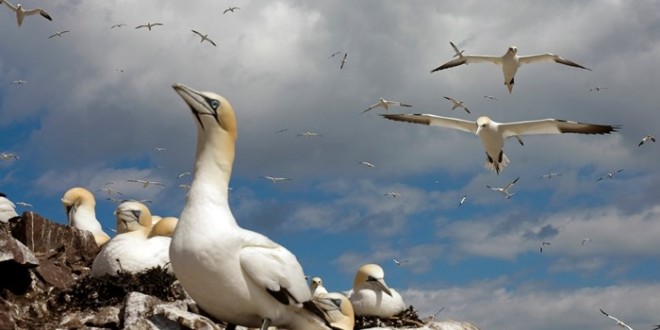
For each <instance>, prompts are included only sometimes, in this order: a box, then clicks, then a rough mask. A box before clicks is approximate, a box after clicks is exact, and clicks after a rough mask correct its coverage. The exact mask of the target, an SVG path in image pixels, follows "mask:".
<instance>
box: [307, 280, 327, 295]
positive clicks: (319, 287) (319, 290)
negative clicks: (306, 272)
mask: <svg viewBox="0 0 660 330" xmlns="http://www.w3.org/2000/svg"><path fill="white" fill-rule="evenodd" d="M309 291H310V292H311V293H312V297H317V296H320V295H322V294H327V293H328V290H326V289H325V287H324V286H323V280H322V279H321V278H320V277H312V280H311V281H310V282H309Z"/></svg>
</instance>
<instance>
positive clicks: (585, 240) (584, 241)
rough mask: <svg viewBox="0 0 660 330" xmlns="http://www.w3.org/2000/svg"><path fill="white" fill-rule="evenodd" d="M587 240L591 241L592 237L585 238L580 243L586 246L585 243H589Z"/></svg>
mask: <svg viewBox="0 0 660 330" xmlns="http://www.w3.org/2000/svg"><path fill="white" fill-rule="evenodd" d="M587 242H591V238H589V237H585V238H583V239H582V243H580V245H582V246H584V243H587Z"/></svg>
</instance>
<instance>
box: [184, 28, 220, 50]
mask: <svg viewBox="0 0 660 330" xmlns="http://www.w3.org/2000/svg"><path fill="white" fill-rule="evenodd" d="M190 31H192V32H193V33H195V34H196V35H198V36H199V37H200V38H202V40H201V41H200V42H199V43H200V44H201V43H202V42H204V41H205V40H206V41H208V42H209V43H210V44H211V45H213V46H218V45H216V44H215V42H213V40H211V39H210V38H209V35H208V34H201V33H199V32H197V31H195V30H190Z"/></svg>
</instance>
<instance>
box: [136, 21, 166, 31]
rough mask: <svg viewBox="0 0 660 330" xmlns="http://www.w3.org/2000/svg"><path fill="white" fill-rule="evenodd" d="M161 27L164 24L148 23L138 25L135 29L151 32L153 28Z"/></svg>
mask: <svg viewBox="0 0 660 330" xmlns="http://www.w3.org/2000/svg"><path fill="white" fill-rule="evenodd" d="M161 25H163V23H147V24H142V25H138V26H136V27H135V29H141V28H147V29H149V31H151V28H152V27H154V26H161Z"/></svg>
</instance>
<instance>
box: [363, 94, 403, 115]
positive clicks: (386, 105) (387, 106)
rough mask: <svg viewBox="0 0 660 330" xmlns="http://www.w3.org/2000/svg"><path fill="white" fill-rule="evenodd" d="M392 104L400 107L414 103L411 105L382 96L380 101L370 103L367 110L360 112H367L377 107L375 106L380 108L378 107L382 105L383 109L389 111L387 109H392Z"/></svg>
mask: <svg viewBox="0 0 660 330" xmlns="http://www.w3.org/2000/svg"><path fill="white" fill-rule="evenodd" d="M390 105H394V106H399V107H407V108H410V107H412V105H410V104H406V103H402V102H399V101H388V100H386V99H384V98H382V97H381V98H379V99H378V102H376V103H374V104H372V105H370V106H369V107H368V108H367V109H366V110H364V111H362V112H361V113H360V114H363V113H365V112H367V111H369V110H371V109H375V108H378V107H382V108H383V109H385V110H386V111H387V110H389V109H390Z"/></svg>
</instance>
